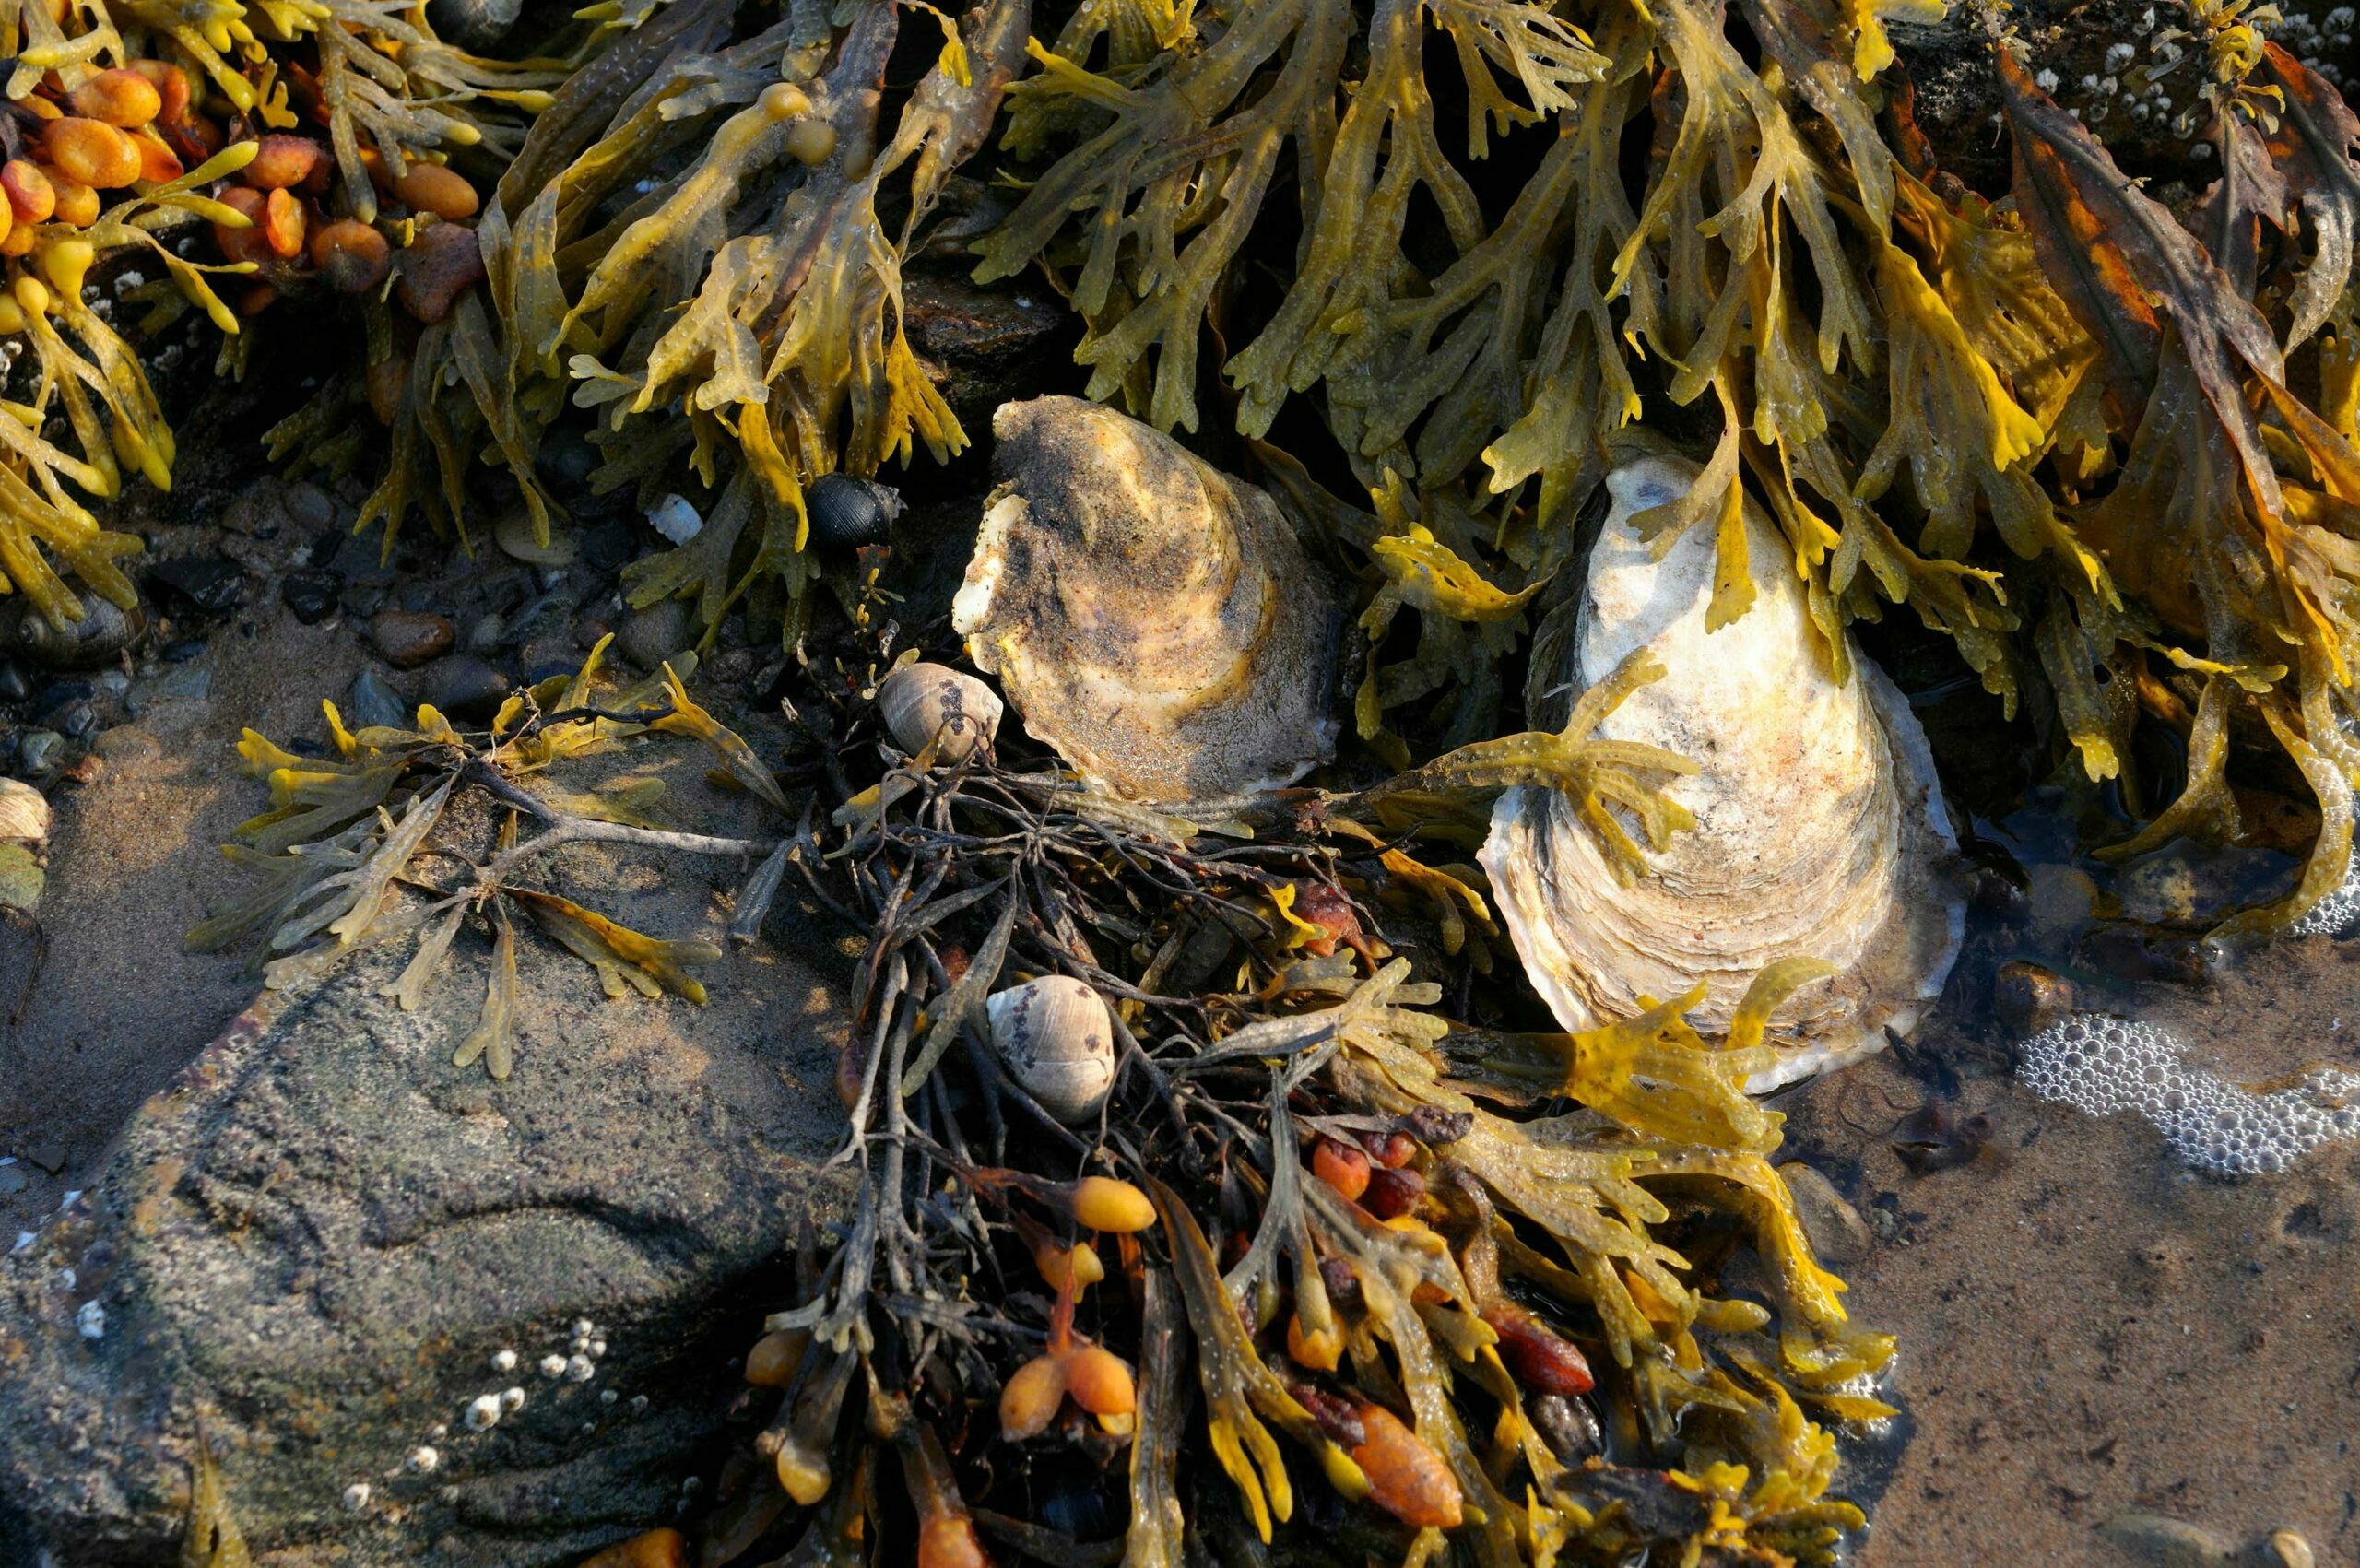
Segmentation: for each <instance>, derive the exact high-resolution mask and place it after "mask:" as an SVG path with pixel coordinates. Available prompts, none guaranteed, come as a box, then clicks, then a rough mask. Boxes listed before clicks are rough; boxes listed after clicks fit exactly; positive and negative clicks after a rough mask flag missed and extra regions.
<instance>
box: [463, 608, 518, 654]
mask: <svg viewBox="0 0 2360 1568" xmlns="http://www.w3.org/2000/svg"><path fill="white" fill-rule="evenodd" d="M506 631H508V622H507V621H505V620H503V619H501V616H500V612H499V611H497V610H486V611H485V612H484V613H483V614H481V615H479V616H478V617H476V618H475V619H474V620H472V621H470V622H468V623H467V637H466V642H465V643H462V644H461V646H463V647H465V648H466V651H467V652H468V653H470V654H489V653H490V652H492V651H493V650H494V649H496V648H498V647H499V646H500V639H501V636H502V635H503V634H505V633H506Z"/></svg>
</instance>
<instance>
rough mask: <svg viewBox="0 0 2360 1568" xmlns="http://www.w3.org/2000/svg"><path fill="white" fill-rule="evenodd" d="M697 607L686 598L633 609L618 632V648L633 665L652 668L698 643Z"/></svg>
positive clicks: (663, 600) (660, 601) (647, 668)
mask: <svg viewBox="0 0 2360 1568" xmlns="http://www.w3.org/2000/svg"><path fill="white" fill-rule="evenodd" d="M694 618H695V608H694V607H693V606H691V605H690V603H689V601H688V600H686V599H659V600H657V601H656V602H655V604H652V605H650V606H648V607H646V608H645V609H639V610H633V611H631V615H630V617H629V618H628V619H625V620H624V622H623V627H622V630H621V631H619V632H617V633H616V634H615V651H616V652H617V653H619V654H622V656H623V657H624V658H626V659H629V660H630V661H631V665H632V666H633V667H635V668H638V669H642V670H652V669H654V668H655V666H658V665H660V664H662V663H663V662H664V661H665V660H666V659H668V658H670V657H671V656H672V655H673V654H677V653H678V652H679V651H680V650H681V649H683V648H686V647H689V646H691V645H692V644H694V643H695V642H696V622H695V619H694Z"/></svg>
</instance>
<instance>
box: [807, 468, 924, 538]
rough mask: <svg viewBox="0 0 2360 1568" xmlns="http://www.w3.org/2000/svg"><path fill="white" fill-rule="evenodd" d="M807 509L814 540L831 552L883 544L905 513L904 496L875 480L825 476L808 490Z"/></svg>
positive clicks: (847, 475)
mask: <svg viewBox="0 0 2360 1568" xmlns="http://www.w3.org/2000/svg"><path fill="white" fill-rule="evenodd" d="M803 510H804V512H805V513H807V514H808V516H809V517H810V519H811V538H812V541H813V542H814V543H815V544H819V545H822V546H825V547H827V548H831V549H847V550H848V549H857V548H860V547H861V546H863V545H881V544H883V543H884V542H885V539H886V536H887V535H889V534H890V533H891V532H892V527H893V519H895V518H896V517H899V516H900V515H901V514H902V493H901V492H900V491H899V490H896V489H892V488H891V486H887V485H880V484H879V483H877V482H876V481H875V480H873V479H861V478H855V477H853V476H852V475H850V474H822V475H820V477H818V478H816V479H814V480H812V481H811V483H810V484H809V485H808V486H806V487H805V489H804V491H803Z"/></svg>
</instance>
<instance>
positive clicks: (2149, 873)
mask: <svg viewBox="0 0 2360 1568" xmlns="http://www.w3.org/2000/svg"><path fill="white" fill-rule="evenodd" d="M2114 890H2115V896H2116V897H2118V898H2119V899H2120V900H2121V901H2122V913H2123V914H2127V915H2129V916H2130V918H2131V919H2133V920H2144V921H2149V922H2152V923H2154V924H2157V925H2164V924H2177V923H2180V922H2184V921H2189V920H2193V919H2194V918H2195V917H2196V906H2197V902H2198V900H2197V890H2196V870H2195V867H2191V866H2189V863H2188V862H2187V861H2186V860H2185V859H2182V858H2181V857H2180V856H2178V855H2174V854H2171V853H2169V852H2166V853H2165V854H2162V855H2151V856H2149V857H2148V858H2147V859H2144V860H2142V861H2140V862H2139V864H2137V865H2136V866H2133V867H2130V869H2129V870H2128V871H2125V872H2124V873H2123V874H2122V875H2121V876H2120V877H2119V878H2117V879H2116V881H2115V886H2114Z"/></svg>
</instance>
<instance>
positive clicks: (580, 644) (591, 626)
mask: <svg viewBox="0 0 2360 1568" xmlns="http://www.w3.org/2000/svg"><path fill="white" fill-rule="evenodd" d="M605 635H607V623H606V622H605V621H603V620H595V619H594V620H585V621H584V622H583V623H582V624H581V625H579V626H577V627H575V628H574V629H573V645H574V646H575V647H577V648H579V649H581V650H582V651H583V652H584V653H585V654H586V653H588V652H589V651H590V650H591V649H593V648H595V647H596V646H597V645H598V639H599V638H601V637H604V636H605Z"/></svg>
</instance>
